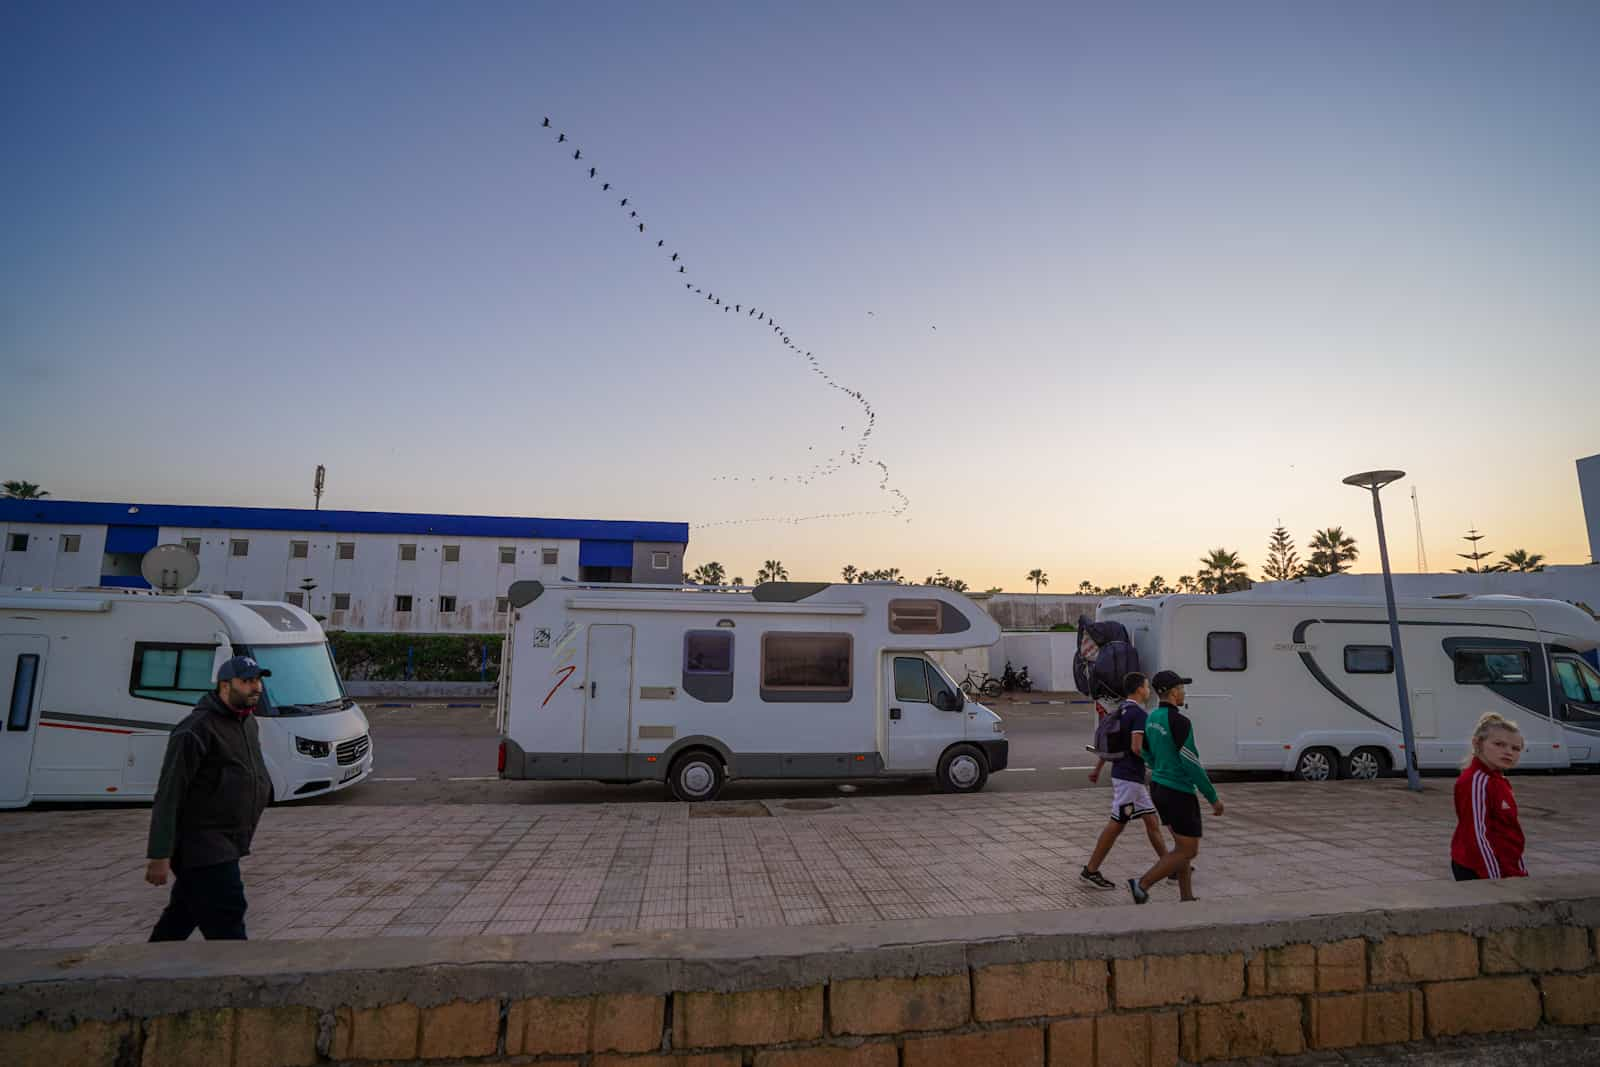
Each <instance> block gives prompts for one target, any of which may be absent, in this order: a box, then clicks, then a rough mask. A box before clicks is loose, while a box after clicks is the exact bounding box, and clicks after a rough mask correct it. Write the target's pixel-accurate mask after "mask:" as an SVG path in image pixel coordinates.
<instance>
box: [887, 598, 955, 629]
mask: <svg viewBox="0 0 1600 1067" xmlns="http://www.w3.org/2000/svg"><path fill="white" fill-rule="evenodd" d="M943 611H944V601H942V600H931V599H919V600H891V601H889V632H890V633H892V634H936V633H939V632H940V631H941V629H942V627H943V624H944V615H943Z"/></svg>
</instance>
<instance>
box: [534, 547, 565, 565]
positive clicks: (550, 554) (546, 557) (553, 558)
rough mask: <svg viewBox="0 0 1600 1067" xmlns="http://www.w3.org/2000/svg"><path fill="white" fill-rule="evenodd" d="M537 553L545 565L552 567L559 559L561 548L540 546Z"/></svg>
mask: <svg viewBox="0 0 1600 1067" xmlns="http://www.w3.org/2000/svg"><path fill="white" fill-rule="evenodd" d="M539 554H540V559H542V560H543V561H544V565H545V566H546V567H554V566H555V565H556V563H558V562H559V561H560V559H561V550H560V549H559V548H542V549H540V550H539Z"/></svg>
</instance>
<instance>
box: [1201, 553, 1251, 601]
mask: <svg viewBox="0 0 1600 1067" xmlns="http://www.w3.org/2000/svg"><path fill="white" fill-rule="evenodd" d="M1196 577H1197V581H1198V582H1199V584H1200V591H1201V592H1202V593H1232V592H1235V591H1237V590H1240V589H1249V588H1250V575H1249V573H1248V572H1247V570H1246V568H1245V565H1244V562H1243V561H1242V560H1240V559H1239V553H1237V552H1229V551H1227V550H1226V549H1222V548H1213V549H1212V550H1211V551H1210V552H1208V553H1207V554H1206V556H1205V557H1204V558H1203V559H1201V560H1200V571H1199V574H1198V575H1197V576H1196Z"/></svg>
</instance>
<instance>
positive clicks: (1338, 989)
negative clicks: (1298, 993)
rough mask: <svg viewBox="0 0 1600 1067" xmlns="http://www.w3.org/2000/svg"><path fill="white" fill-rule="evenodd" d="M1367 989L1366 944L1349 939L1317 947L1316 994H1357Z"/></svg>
mask: <svg viewBox="0 0 1600 1067" xmlns="http://www.w3.org/2000/svg"><path fill="white" fill-rule="evenodd" d="M1366 987H1367V943H1366V941H1364V940H1363V939H1361V938H1359V937H1352V938H1350V939H1349V940H1347V941H1334V942H1332V943H1331V944H1327V945H1318V946H1317V992H1319V993H1342V992H1347V991H1348V992H1359V991H1360V990H1362V989H1365V988H1366Z"/></svg>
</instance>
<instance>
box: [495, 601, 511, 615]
mask: <svg viewBox="0 0 1600 1067" xmlns="http://www.w3.org/2000/svg"><path fill="white" fill-rule="evenodd" d="M510 611H511V598H510V597H508V596H497V597H495V598H494V613H495V614H496V615H505V614H508V613H509V612H510Z"/></svg>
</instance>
